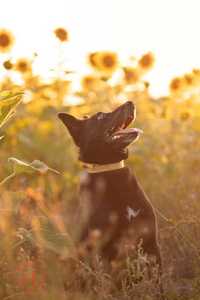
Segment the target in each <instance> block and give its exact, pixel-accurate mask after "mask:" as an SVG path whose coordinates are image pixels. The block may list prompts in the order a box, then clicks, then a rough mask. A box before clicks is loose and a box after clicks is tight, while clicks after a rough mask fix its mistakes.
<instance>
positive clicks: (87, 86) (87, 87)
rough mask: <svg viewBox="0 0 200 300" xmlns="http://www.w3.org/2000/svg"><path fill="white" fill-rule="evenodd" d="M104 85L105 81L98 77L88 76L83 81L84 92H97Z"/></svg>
mask: <svg viewBox="0 0 200 300" xmlns="http://www.w3.org/2000/svg"><path fill="white" fill-rule="evenodd" d="M102 85H103V81H102V80H101V79H100V78H99V77H96V76H93V75H86V76H84V77H83V78H82V80H81V86H82V88H83V90H84V91H95V90H98V89H99V88H100V87H101V86H102Z"/></svg>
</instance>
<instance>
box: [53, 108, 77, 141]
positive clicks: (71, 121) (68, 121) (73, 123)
mask: <svg viewBox="0 0 200 300" xmlns="http://www.w3.org/2000/svg"><path fill="white" fill-rule="evenodd" d="M58 118H59V119H61V120H62V122H63V123H64V124H65V126H66V127H67V129H68V130H69V133H70V134H71V136H72V138H73V140H74V142H75V144H76V145H77V146H79V142H80V139H79V138H80V131H81V122H82V120H79V119H77V118H75V117H74V116H72V115H70V114H67V113H64V112H60V113H58Z"/></svg>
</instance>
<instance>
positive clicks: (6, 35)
mask: <svg viewBox="0 0 200 300" xmlns="http://www.w3.org/2000/svg"><path fill="white" fill-rule="evenodd" d="M13 44H14V36H13V34H12V33H11V32H10V31H8V30H6V29H0V52H9V51H10V50H11V48H12V46H13Z"/></svg>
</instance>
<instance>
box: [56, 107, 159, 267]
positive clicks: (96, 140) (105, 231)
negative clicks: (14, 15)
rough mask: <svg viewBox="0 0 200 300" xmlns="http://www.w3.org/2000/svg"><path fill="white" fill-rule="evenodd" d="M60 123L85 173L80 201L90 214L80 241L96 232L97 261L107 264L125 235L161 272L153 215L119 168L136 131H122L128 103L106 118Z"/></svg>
mask: <svg viewBox="0 0 200 300" xmlns="http://www.w3.org/2000/svg"><path fill="white" fill-rule="evenodd" d="M58 116H59V118H60V119H61V120H62V121H63V122H64V124H65V125H66V127H67V128H68V130H69V132H70V134H71V136H72V138H73V140H74V142H75V144H76V145H77V146H78V147H79V150H80V155H79V159H80V161H82V162H83V163H84V165H85V168H86V171H87V177H86V180H84V182H83V183H82V184H81V188H80V192H81V195H83V198H84V196H86V198H87V200H88V199H89V202H90V207H91V212H90V215H89V218H88V222H87V224H86V227H85V229H84V230H83V232H82V236H81V240H82V241H85V240H87V239H88V238H89V236H90V232H92V231H93V230H95V229H97V230H98V231H99V232H100V233H101V237H102V240H104V242H103V243H102V247H101V255H102V257H104V258H107V259H108V260H112V259H113V258H115V257H116V255H117V254H118V250H117V249H118V248H119V247H117V245H118V244H119V242H120V240H121V239H122V238H123V236H124V235H125V234H126V233H127V232H128V231H130V232H131V243H132V246H133V248H134V249H137V246H138V244H139V243H140V242H141V245H142V248H143V251H144V252H145V253H146V254H147V255H149V256H154V257H155V259H156V262H157V264H158V265H159V266H160V267H161V257H160V250H159V246H158V240H157V223H156V216H155V213H154V210H153V208H152V206H151V204H150V202H149V200H148V198H147V196H146V195H145V193H144V192H143V190H142V188H141V187H140V185H139V183H138V181H137V179H136V177H135V176H134V175H133V174H131V172H130V170H129V168H128V167H125V166H124V162H123V160H124V159H127V157H128V150H127V146H128V145H129V144H130V143H131V142H133V141H134V140H136V139H137V137H138V136H139V133H140V130H139V129H136V128H127V127H128V125H129V124H130V123H131V122H132V121H133V120H134V119H135V107H134V105H133V103H132V102H130V101H128V102H126V103H125V104H123V105H121V106H120V107H118V108H117V109H116V110H114V111H113V112H111V113H102V112H98V113H97V114H95V115H93V116H91V117H90V118H86V119H85V118H84V119H77V118H75V117H73V116H71V115H69V114H67V113H59V115H58Z"/></svg>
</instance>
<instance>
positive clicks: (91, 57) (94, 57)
mask: <svg viewBox="0 0 200 300" xmlns="http://www.w3.org/2000/svg"><path fill="white" fill-rule="evenodd" d="M98 53H99V52H92V53H90V54H89V56H88V62H89V64H90V65H91V66H92V67H93V68H98V64H97V57H98Z"/></svg>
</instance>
